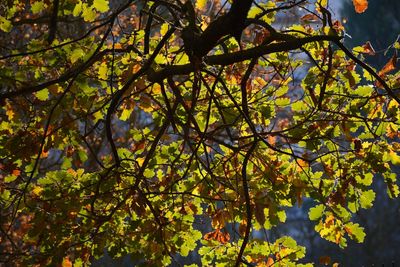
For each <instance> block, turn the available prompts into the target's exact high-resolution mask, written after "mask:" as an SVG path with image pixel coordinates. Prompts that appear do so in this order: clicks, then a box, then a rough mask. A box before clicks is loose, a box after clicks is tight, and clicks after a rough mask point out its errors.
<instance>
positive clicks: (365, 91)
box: [354, 85, 374, 97]
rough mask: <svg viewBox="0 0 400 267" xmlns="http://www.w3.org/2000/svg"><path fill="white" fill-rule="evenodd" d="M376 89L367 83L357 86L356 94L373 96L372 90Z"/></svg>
mask: <svg viewBox="0 0 400 267" xmlns="http://www.w3.org/2000/svg"><path fill="white" fill-rule="evenodd" d="M373 91H374V88H373V87H372V86H369V85H366V86H359V87H357V89H356V90H354V94H356V95H358V96H363V97H367V96H371V94H372V92H373Z"/></svg>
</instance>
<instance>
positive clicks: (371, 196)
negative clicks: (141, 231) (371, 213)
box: [360, 189, 375, 209]
mask: <svg viewBox="0 0 400 267" xmlns="http://www.w3.org/2000/svg"><path fill="white" fill-rule="evenodd" d="M374 200H375V192H374V191H372V190H371V189H370V190H367V191H364V192H362V193H361V196H360V205H361V208H364V209H369V208H371V207H372V204H373V202H374Z"/></svg>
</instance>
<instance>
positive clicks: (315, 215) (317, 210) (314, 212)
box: [308, 204, 325, 221]
mask: <svg viewBox="0 0 400 267" xmlns="http://www.w3.org/2000/svg"><path fill="white" fill-rule="evenodd" d="M324 210H325V207H324V205H322V204H319V205H317V206H315V207H313V208H311V209H310V211H309V212H308V217H309V218H310V220H312V221H316V220H318V219H319V218H321V217H322V214H323V212H324Z"/></svg>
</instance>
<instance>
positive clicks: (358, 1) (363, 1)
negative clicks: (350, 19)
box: [353, 0, 368, 13]
mask: <svg viewBox="0 0 400 267" xmlns="http://www.w3.org/2000/svg"><path fill="white" fill-rule="evenodd" d="M353 5H354V9H355V10H356V12H357V13H363V12H364V11H365V10H367V8H368V0H353Z"/></svg>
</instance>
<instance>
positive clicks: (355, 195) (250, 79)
mask: <svg viewBox="0 0 400 267" xmlns="http://www.w3.org/2000/svg"><path fill="white" fill-rule="evenodd" d="M354 4H355V7H356V9H357V10H358V12H362V11H364V10H365V8H366V4H367V2H366V1H365V0H364V1H354ZM3 5H4V7H5V8H4V10H5V11H4V12H3V13H2V15H1V17H0V29H1V30H2V33H1V34H2V35H1V36H2V38H1V58H0V64H1V69H0V77H1V80H0V82H1V85H2V86H1V88H2V89H1V91H0V102H1V103H2V106H1V112H0V116H1V124H0V127H1V128H0V131H1V138H0V147H1V150H0V155H1V159H2V161H1V168H0V169H1V173H0V175H1V176H0V177H1V180H0V181H1V183H0V185H1V187H0V193H1V194H0V201H1V207H2V208H1V218H2V220H1V228H0V229H1V251H2V252H1V253H2V257H1V259H2V261H3V262H4V263H5V264H12V263H14V264H23V265H33V264H37V265H58V264H62V265H63V266H71V264H72V263H74V266H75V265H76V266H80V265H83V264H85V263H88V262H90V261H92V260H94V259H95V258H98V257H101V256H102V255H103V254H104V249H107V251H108V254H109V255H111V256H113V257H121V256H123V255H130V257H131V259H132V261H133V262H135V264H137V265H141V264H142V265H145V266H149V265H154V266H161V265H169V264H172V265H173V264H176V265H179V264H180V263H182V262H183V261H184V258H185V257H187V258H188V259H193V262H191V263H193V264H196V263H197V264H199V263H200V262H196V261H195V260H194V259H195V258H196V255H199V261H201V263H202V265H204V266H209V265H214V264H218V266H239V265H241V264H245V265H248V266H272V264H275V263H276V264H278V265H281V266H291V265H295V264H299V265H300V266H301V264H300V262H301V259H302V258H303V257H304V255H305V253H306V252H305V248H304V247H302V246H301V244H297V242H296V241H295V240H294V239H293V238H292V237H290V236H282V237H277V238H274V240H271V239H270V238H269V232H268V231H269V230H270V229H272V228H273V227H274V226H276V225H279V224H282V223H284V222H285V220H286V210H287V209H288V208H290V207H293V206H295V205H298V206H301V205H302V202H303V199H304V198H308V199H312V200H313V201H314V204H313V207H311V208H310V209H309V218H310V219H311V220H312V221H315V230H316V231H317V232H318V233H319V235H320V236H321V237H323V238H324V239H326V240H328V241H331V242H333V243H336V244H337V245H338V246H340V247H342V248H344V247H345V246H346V243H347V240H348V239H351V240H355V241H356V242H362V241H363V239H364V236H365V234H364V232H363V227H362V226H361V225H359V224H358V223H355V222H353V221H352V215H353V214H354V213H356V212H358V211H359V210H360V209H367V208H370V207H371V206H372V205H373V201H374V198H375V192H374V191H373V190H372V189H371V184H372V181H373V180H374V179H383V180H384V181H385V183H386V185H387V192H388V194H389V196H390V197H397V196H398V194H399V189H398V185H397V176H396V174H395V173H394V172H393V166H394V165H397V164H400V156H399V155H398V151H399V149H400V144H399V143H398V142H397V140H398V125H399V109H398V106H399V103H400V99H399V97H398V96H397V92H398V89H399V86H400V80H399V77H400V76H399V75H400V73H399V72H397V73H393V71H394V69H395V63H396V61H397V57H396V56H393V57H392V58H390V59H388V63H387V64H386V65H385V66H384V67H383V68H382V69H381V70H380V71H378V72H375V71H374V69H372V68H371V67H369V66H368V65H367V64H366V63H364V62H363V58H364V55H365V54H367V53H369V52H370V51H369V50H368V47H367V46H364V47H361V48H360V47H358V48H356V49H355V50H351V49H348V48H346V46H345V45H344V44H343V30H344V28H343V26H342V25H341V24H340V22H338V21H335V20H333V18H332V15H331V13H330V12H329V5H328V3H327V1H320V2H315V1H306V0H298V1H284V2H282V1H280V0H276V1H268V2H266V1H265V2H264V1H259V2H253V1H252V0H241V1H239V0H233V1H231V2H224V1H217V0H216V1H205V0H198V1H195V2H193V3H192V2H189V1H186V2H183V1H172V0H170V1H168V0H158V1H151V0H146V1H144V0H143V1H141V0H136V1H135V0H127V1H116V2H115V3H113V2H109V1H107V0H93V1H88V2H86V1H80V0H64V1H58V0H55V1H30V2H29V3H28V2H26V1H18V0H15V1H8V2H6V3H4V4H3ZM299 10H300V13H301V14H300V16H301V18H300V19H299V20H297V21H296V20H295V21H293V22H292V23H293V25H291V26H289V27H285V28H284V29H279V27H280V26H279V25H276V24H274V20H275V19H276V18H277V17H285V16H288V17H291V16H292V12H293V13H296V14H299ZM398 48H399V45H398V44H396V45H395V46H393V48H392V49H393V51H394V52H396V51H397V50H396V49H398ZM394 54H396V53H394ZM391 73H392V74H391ZM324 260H325V261H327V259H324ZM303 266H304V265H303Z"/></svg>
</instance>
